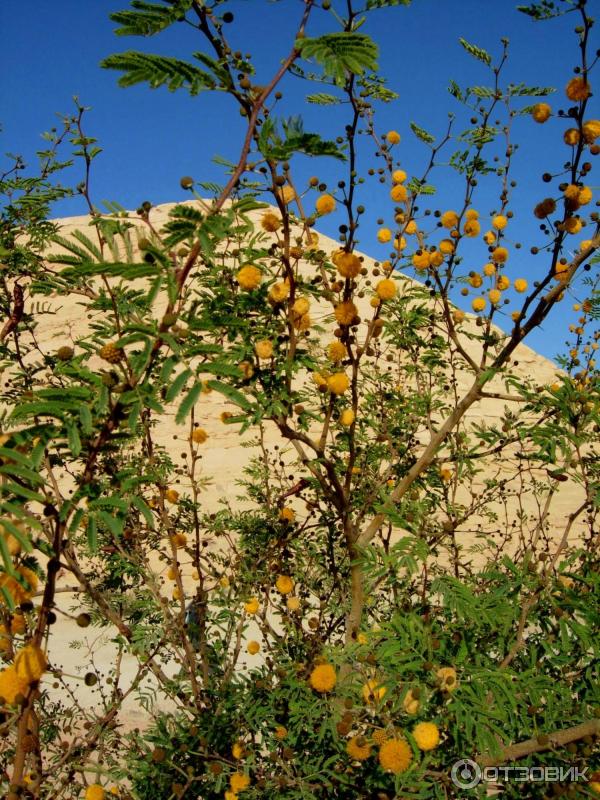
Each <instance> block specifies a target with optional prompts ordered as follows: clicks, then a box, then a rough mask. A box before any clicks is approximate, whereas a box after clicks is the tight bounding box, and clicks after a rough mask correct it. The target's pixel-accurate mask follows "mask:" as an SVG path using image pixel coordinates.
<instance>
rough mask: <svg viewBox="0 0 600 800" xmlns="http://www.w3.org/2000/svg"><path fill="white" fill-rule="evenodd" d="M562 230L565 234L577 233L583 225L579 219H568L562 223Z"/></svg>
mask: <svg viewBox="0 0 600 800" xmlns="http://www.w3.org/2000/svg"><path fill="white" fill-rule="evenodd" d="M563 228H564V230H565V231H566V232H567V233H579V231H580V230H581V229H582V228H583V223H582V222H581V219H580V218H579V217H568V218H567V219H566V220H565V221H564V223H563Z"/></svg>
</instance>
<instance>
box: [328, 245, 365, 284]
mask: <svg viewBox="0 0 600 800" xmlns="http://www.w3.org/2000/svg"><path fill="white" fill-rule="evenodd" d="M333 263H334V264H335V265H336V267H337V270H338V272H339V273H340V275H342V276H343V277H344V278H356V276H357V275H358V274H359V273H360V271H361V269H362V261H361V260H360V258H359V257H358V256H357V255H355V254H354V253H346V252H345V251H342V252H341V253H339V254H337V255H336V257H335V260H334V262H333Z"/></svg>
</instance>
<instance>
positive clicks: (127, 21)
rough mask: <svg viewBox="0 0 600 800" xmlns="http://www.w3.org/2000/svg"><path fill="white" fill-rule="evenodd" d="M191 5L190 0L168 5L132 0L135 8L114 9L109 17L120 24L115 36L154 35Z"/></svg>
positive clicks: (181, 0)
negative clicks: (125, 9)
mask: <svg viewBox="0 0 600 800" xmlns="http://www.w3.org/2000/svg"><path fill="white" fill-rule="evenodd" d="M191 6H192V0H178V1H177V2H176V3H172V4H171V5H169V6H165V5H161V4H158V3H146V2H143V0H132V3H131V7H132V9H135V10H127V11H116V12H115V13H114V14H111V15H110V18H111V20H112V21H113V22H116V23H117V24H118V25H120V26H121V27H120V28H117V29H116V30H115V33H116V35H117V36H154V34H156V33H160V32H161V31H164V30H165V28H168V27H169V25H172V24H173V23H174V22H176V21H178V20H180V19H182V17H183V16H185V13H186V11H188V10H189V9H190V8H191Z"/></svg>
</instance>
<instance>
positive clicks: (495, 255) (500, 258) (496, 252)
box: [492, 247, 508, 264]
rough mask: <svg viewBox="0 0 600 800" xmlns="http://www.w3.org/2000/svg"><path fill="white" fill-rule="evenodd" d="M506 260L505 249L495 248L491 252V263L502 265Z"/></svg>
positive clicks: (506, 253)
mask: <svg viewBox="0 0 600 800" xmlns="http://www.w3.org/2000/svg"><path fill="white" fill-rule="evenodd" d="M507 259H508V250H507V249H506V247H495V248H494V249H493V251H492V261H495V262H496V264H504V263H505V262H506V260H507Z"/></svg>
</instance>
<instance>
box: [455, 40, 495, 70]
mask: <svg viewBox="0 0 600 800" xmlns="http://www.w3.org/2000/svg"><path fill="white" fill-rule="evenodd" d="M458 41H459V42H460V43H461V45H462V46H463V47H464V48H465V50H466V51H467V53H469V55H471V56H473V58H476V59H477V60H478V61H483V63H484V64H487V65H488V67H489V66H490V64H491V63H492V57H491V55H490V54H489V53H488V52H487V50H484V49H483V47H476V46H475V45H474V44H471V43H470V42H467V40H466V39H463V38H462V37H461V38H460V39H459V40H458Z"/></svg>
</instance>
